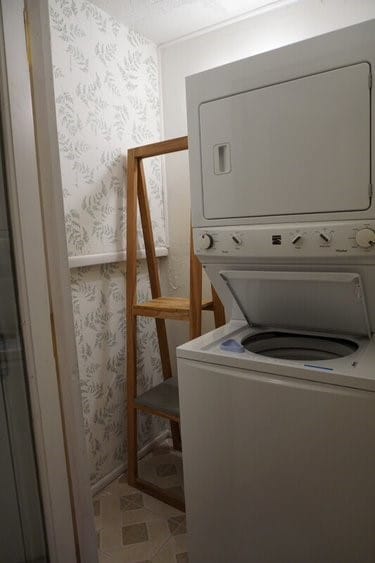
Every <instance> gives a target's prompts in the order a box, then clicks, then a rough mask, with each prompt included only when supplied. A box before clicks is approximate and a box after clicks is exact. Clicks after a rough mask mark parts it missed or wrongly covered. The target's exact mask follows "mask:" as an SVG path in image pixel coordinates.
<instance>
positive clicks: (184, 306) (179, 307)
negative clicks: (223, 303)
mask: <svg viewBox="0 0 375 563" xmlns="http://www.w3.org/2000/svg"><path fill="white" fill-rule="evenodd" d="M212 309H213V303H212V301H210V300H205V301H203V302H202V310H204V311H210V310H212ZM133 314H134V315H140V316H143V317H155V318H159V319H173V320H180V321H188V320H189V318H190V300H189V298H187V297H158V298H156V299H150V301H145V302H144V303H137V304H136V305H134V307H133Z"/></svg>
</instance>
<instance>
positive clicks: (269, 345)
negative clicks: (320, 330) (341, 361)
mask: <svg viewBox="0 0 375 563" xmlns="http://www.w3.org/2000/svg"><path fill="white" fill-rule="evenodd" d="M242 345H243V346H244V347H245V348H246V350H249V352H253V353H254V354H260V355H261V356H268V357H269V358H278V359H280V360H297V361H305V362H306V361H314V360H334V359H337V358H343V357H345V356H349V355H350V354H353V353H354V352H355V351H356V350H358V344H356V342H353V341H352V340H349V339H346V338H335V337H330V336H315V335H306V334H295V333H290V332H278V331H273V332H261V333H258V334H254V335H252V336H249V337H247V338H245V339H244V340H243V341H242Z"/></svg>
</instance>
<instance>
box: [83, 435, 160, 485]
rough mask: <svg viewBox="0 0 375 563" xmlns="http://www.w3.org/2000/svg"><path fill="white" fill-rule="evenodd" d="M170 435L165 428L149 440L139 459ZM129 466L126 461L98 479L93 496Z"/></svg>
mask: <svg viewBox="0 0 375 563" xmlns="http://www.w3.org/2000/svg"><path fill="white" fill-rule="evenodd" d="M170 436H171V432H170V430H164V431H163V432H162V433H161V434H159V436H156V438H154V439H153V440H151V441H150V442H148V443H147V444H146V445H145V446H143V448H141V449H140V450H139V452H138V459H142V458H143V457H145V455H147V454H148V453H149V452H150V451H151V450H152V449H153V448H154V446H157V445H158V444H161V443H162V442H164V440H166V439H167V438H170ZM127 468H128V463H127V461H125V462H124V463H122V464H121V465H119V466H118V467H116V468H115V469H113V471H111V472H110V473H108V475H105V476H104V477H102V479H99V481H97V482H96V483H95V484H94V485H92V487H91V492H92V495H93V496H94V495H97V494H98V493H99V492H100V491H101V490H103V489H104V488H105V487H106V486H107V485H109V484H110V483H112V481H114V480H115V479H117V478H118V477H120V475H122V474H123V473H125V471H126V470H127Z"/></svg>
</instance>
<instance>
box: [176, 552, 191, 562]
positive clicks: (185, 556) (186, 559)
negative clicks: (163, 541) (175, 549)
mask: <svg viewBox="0 0 375 563" xmlns="http://www.w3.org/2000/svg"><path fill="white" fill-rule="evenodd" d="M176 561H177V563H189V556H188V554H187V553H178V554H177V555H176Z"/></svg>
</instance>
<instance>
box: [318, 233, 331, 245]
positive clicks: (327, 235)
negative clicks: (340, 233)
mask: <svg viewBox="0 0 375 563" xmlns="http://www.w3.org/2000/svg"><path fill="white" fill-rule="evenodd" d="M319 237H320V238H321V240H322V241H323V242H325V243H326V244H329V243H330V242H331V240H332V235H331V233H327V232H326V231H320V233H319Z"/></svg>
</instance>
